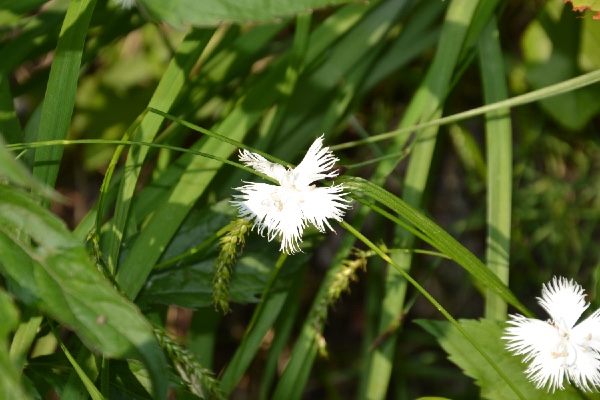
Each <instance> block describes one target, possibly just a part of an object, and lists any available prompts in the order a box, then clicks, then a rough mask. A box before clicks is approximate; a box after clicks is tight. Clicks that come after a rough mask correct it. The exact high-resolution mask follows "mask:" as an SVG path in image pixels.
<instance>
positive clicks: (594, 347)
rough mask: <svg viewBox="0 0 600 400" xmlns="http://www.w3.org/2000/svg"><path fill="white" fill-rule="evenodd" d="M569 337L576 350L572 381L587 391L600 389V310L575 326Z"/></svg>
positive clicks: (571, 373)
mask: <svg viewBox="0 0 600 400" xmlns="http://www.w3.org/2000/svg"><path fill="white" fill-rule="evenodd" d="M569 338H570V341H571V342H572V343H573V346H574V350H575V352H576V357H575V363H574V365H573V366H572V368H569V377H570V379H571V381H572V382H573V383H574V384H575V385H577V386H578V387H580V388H581V389H583V390H586V391H591V390H592V389H594V390H598V389H600V354H599V353H600V310H596V312H594V313H593V314H592V315H590V316H589V317H588V318H586V319H585V320H584V321H583V322H581V323H580V324H578V325H577V326H576V327H575V328H573V329H572V330H571V332H570V335H569Z"/></svg>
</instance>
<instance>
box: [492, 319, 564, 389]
mask: <svg viewBox="0 0 600 400" xmlns="http://www.w3.org/2000/svg"><path fill="white" fill-rule="evenodd" d="M508 323H509V324H510V325H512V326H510V327H508V328H506V329H505V335H504V336H503V337H502V339H504V340H507V341H508V343H507V344H506V348H507V349H508V350H509V351H511V352H512V353H514V354H517V355H518V354H525V355H526V356H525V358H524V359H523V362H530V363H529V366H528V367H527V370H526V371H525V373H526V374H527V377H528V378H529V380H531V381H532V382H533V383H534V384H535V386H536V387H537V388H538V389H539V388H541V387H544V386H548V389H549V390H552V391H555V390H556V389H557V388H560V389H564V386H563V379H564V376H565V373H566V368H565V367H564V366H563V358H562V357H559V356H557V353H556V351H557V348H559V347H560V345H561V337H560V336H559V335H558V330H557V329H556V328H555V327H554V326H552V325H551V324H549V323H548V322H545V321H540V320H539V319H533V318H526V317H524V316H522V315H511V320H510V321H508Z"/></svg>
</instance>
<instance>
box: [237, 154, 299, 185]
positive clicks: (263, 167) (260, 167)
mask: <svg viewBox="0 0 600 400" xmlns="http://www.w3.org/2000/svg"><path fill="white" fill-rule="evenodd" d="M240 161H241V162H243V163H244V164H246V165H247V166H249V167H252V168H254V169H255V170H257V171H258V172H262V173H263V174H265V175H267V176H269V177H271V178H273V179H277V182H279V183H281V181H282V180H283V177H284V176H285V175H286V173H287V172H288V170H287V169H286V168H285V167H284V166H283V165H281V164H277V163H272V162H270V161H269V160H267V159H266V158H264V157H263V156H261V155H260V154H256V153H253V152H251V151H248V150H245V149H242V150H240Z"/></svg>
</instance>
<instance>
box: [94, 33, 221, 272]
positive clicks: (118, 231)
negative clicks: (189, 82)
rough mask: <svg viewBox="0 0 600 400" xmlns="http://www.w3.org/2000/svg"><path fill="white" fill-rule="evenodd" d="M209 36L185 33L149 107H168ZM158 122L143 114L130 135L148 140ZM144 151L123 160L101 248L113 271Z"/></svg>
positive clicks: (132, 150) (114, 270) (153, 115)
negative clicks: (108, 227) (118, 183)
mask: <svg viewBox="0 0 600 400" xmlns="http://www.w3.org/2000/svg"><path fill="white" fill-rule="evenodd" d="M211 36H212V30H203V29H193V30H191V31H190V33H188V34H187V35H186V37H185V38H184V40H183V42H182V43H181V45H180V46H179V48H178V50H177V52H176V54H175V55H174V57H173V59H172V60H171V62H170V64H169V66H168V67H167V70H166V71H165V73H164V75H163V77H162V78H161V80H160V82H159V84H158V87H157V88H156V90H155V92H154V94H153V96H152V99H150V103H149V107H153V108H156V109H159V110H164V111H168V110H169V108H170V107H171V106H172V105H173V103H174V102H175V100H176V99H177V96H178V94H179V92H180V91H181V89H182V88H183V86H184V85H185V83H186V79H187V76H188V75H189V73H190V71H191V70H192V68H193V67H194V65H195V64H196V62H197V61H198V58H199V57H200V55H201V54H202V52H203V51H204V48H205V46H206V44H207V43H208V40H209V39H210V37H211ZM162 123H163V118H162V117H161V116H159V115H156V114H153V113H149V114H146V116H145V118H144V119H143V120H142V122H141V123H140V125H139V127H138V128H137V130H136V131H135V132H134V134H133V137H134V138H135V140H137V141H140V142H152V141H153V139H154V137H155V136H156V134H157V133H158V131H159V129H160V126H161V125H162ZM147 153H148V149H147V148H146V147H141V148H133V149H131V151H130V152H129V154H128V156H127V160H126V161H125V171H126V173H125V175H124V176H123V179H122V180H121V186H120V188H119V198H118V199H117V203H116V206H115V216H114V218H113V220H112V223H111V234H110V235H109V239H108V242H107V243H106V248H105V249H104V253H105V254H106V257H107V263H108V268H109V270H110V271H112V273H113V274H114V273H115V272H116V270H117V260H118V258H119V251H120V249H121V242H122V240H123V237H124V232H125V226H126V224H127V218H128V215H129V208H130V206H131V202H132V199H133V194H134V191H135V188H136V186H137V182H138V178H139V174H140V171H141V167H142V164H143V163H144V160H145V158H146V155H147Z"/></svg>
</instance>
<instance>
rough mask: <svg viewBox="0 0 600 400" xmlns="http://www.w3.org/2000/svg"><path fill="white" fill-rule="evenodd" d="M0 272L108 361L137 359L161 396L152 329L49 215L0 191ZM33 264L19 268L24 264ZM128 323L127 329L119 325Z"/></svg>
mask: <svg viewBox="0 0 600 400" xmlns="http://www.w3.org/2000/svg"><path fill="white" fill-rule="evenodd" d="M0 199H1V201H0V252H1V253H2V254H5V257H3V260H2V265H1V272H2V274H3V275H5V276H6V277H7V278H9V279H10V281H11V282H13V283H14V284H16V285H18V286H19V287H20V288H21V289H20V290H19V291H17V294H18V293H21V292H24V293H27V296H26V297H25V298H23V300H25V301H28V302H31V301H32V300H33V301H34V302H35V304H36V305H39V307H40V308H41V309H42V310H44V311H45V312H47V313H48V314H50V315H51V316H53V317H54V318H56V319H57V320H58V321H60V322H61V323H63V324H65V325H67V326H68V327H70V328H71V329H73V330H74V331H75V332H76V333H77V334H78V336H79V337H80V338H81V339H82V341H83V342H84V343H86V345H87V346H88V347H89V348H91V349H92V350H96V351H100V352H102V353H103V354H104V355H105V356H108V357H137V358H140V359H141V360H143V361H144V363H145V364H146V366H147V368H148V369H149V370H150V373H151V375H152V378H153V382H154V395H155V396H156V397H157V398H164V397H165V396H166V384H165V378H164V358H163V355H162V352H161V350H160V348H159V347H158V344H157V342H156V339H155V338H154V335H153V331H152V327H151V326H150V324H149V323H148V322H147V321H146V320H145V319H144V318H143V317H142V316H141V314H140V312H139V310H138V309H137V307H136V306H135V305H134V304H132V303H131V302H129V301H128V300H127V299H125V298H124V297H123V296H121V295H120V294H119V293H118V292H117V291H116V290H115V289H114V288H113V287H112V286H111V285H110V284H109V283H108V281H107V280H106V279H104V277H103V276H102V275H101V274H100V273H99V272H98V271H97V269H96V267H95V266H94V265H93V264H92V263H91V262H90V260H89V259H88V255H87V252H86V250H85V249H84V247H83V246H82V245H81V244H80V243H79V242H78V241H77V240H76V239H75V238H74V237H73V236H72V234H71V233H70V232H69V231H68V230H67V229H66V228H65V227H64V225H63V224H62V222H61V221H59V220H58V219H57V218H56V217H55V216H54V215H52V214H51V213H50V212H48V211H47V210H45V209H44V208H42V207H41V206H40V205H39V204H38V203H36V202H35V201H34V200H32V199H31V198H29V196H28V195H26V194H25V193H22V192H20V191H18V190H16V189H13V188H9V187H6V186H0ZM27 257H28V258H30V259H31V260H32V261H33V262H31V263H25V264H23V263H22V262H20V261H21V260H22V259H23V258H27ZM123 321H127V324H123Z"/></svg>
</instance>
